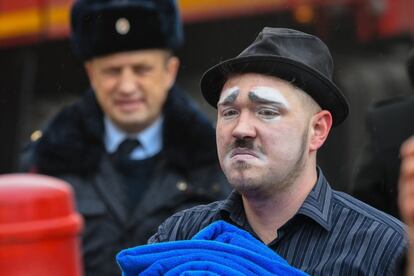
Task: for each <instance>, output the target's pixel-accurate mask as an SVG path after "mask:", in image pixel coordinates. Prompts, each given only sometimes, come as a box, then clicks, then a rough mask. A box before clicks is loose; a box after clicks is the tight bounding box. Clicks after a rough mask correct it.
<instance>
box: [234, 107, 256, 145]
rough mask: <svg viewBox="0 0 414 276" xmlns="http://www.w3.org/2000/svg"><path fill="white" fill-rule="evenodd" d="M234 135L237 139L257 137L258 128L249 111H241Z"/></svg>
mask: <svg viewBox="0 0 414 276" xmlns="http://www.w3.org/2000/svg"><path fill="white" fill-rule="evenodd" d="M232 134H233V137H235V138H237V139H246V138H254V137H256V128H255V126H254V120H253V118H251V115H250V114H248V113H247V112H245V113H241V114H240V116H239V118H238V120H237V123H236V125H235V127H234V129H233V133H232Z"/></svg>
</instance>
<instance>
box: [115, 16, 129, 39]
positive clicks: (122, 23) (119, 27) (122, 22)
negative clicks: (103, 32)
mask: <svg viewBox="0 0 414 276" xmlns="http://www.w3.org/2000/svg"><path fill="white" fill-rule="evenodd" d="M130 29H131V24H130V23H129V20H128V19H126V18H125V17H121V18H118V20H117V21H116V22H115V30H116V32H117V33H118V34H120V35H126V34H127V33H128V32H129V30H130Z"/></svg>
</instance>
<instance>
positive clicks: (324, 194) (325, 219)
mask: <svg viewBox="0 0 414 276" xmlns="http://www.w3.org/2000/svg"><path fill="white" fill-rule="evenodd" d="M317 170H318V180H317V182H316V184H315V186H314V187H313V188H312V190H311V192H310V193H309V195H308V196H307V197H306V199H305V201H304V202H303V204H302V206H301V207H300V208H299V210H298V212H297V214H301V215H304V216H307V217H309V218H311V219H312V220H314V221H315V222H317V223H318V224H320V225H321V226H322V227H323V228H325V229H326V230H328V231H329V230H331V228H332V219H331V216H332V208H333V206H332V197H333V191H332V189H331V187H330V186H329V184H328V182H327V180H326V178H325V176H324V175H323V173H322V170H321V169H320V168H319V167H318V168H317ZM220 212H221V214H222V216H223V218H224V219H225V218H228V219H230V220H232V221H233V222H234V223H237V224H238V225H239V226H242V227H243V226H245V225H247V224H248V222H247V219H246V215H245V213H244V208H243V203H242V199H241V196H240V194H239V193H238V192H236V191H235V190H233V192H232V193H231V194H230V195H229V196H228V197H227V199H226V200H225V201H224V202H223V205H222V207H221V209H220Z"/></svg>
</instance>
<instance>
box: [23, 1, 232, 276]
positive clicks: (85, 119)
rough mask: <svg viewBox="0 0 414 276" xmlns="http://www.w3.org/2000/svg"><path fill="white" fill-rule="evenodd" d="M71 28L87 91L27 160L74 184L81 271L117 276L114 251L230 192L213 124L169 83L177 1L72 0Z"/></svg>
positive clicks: (176, 40)
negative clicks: (81, 225)
mask: <svg viewBox="0 0 414 276" xmlns="http://www.w3.org/2000/svg"><path fill="white" fill-rule="evenodd" d="M71 27H72V34H71V40H72V42H73V46H74V50H75V53H76V54H77V55H78V56H79V58H80V59H81V60H82V61H83V63H84V65H85V68H86V72H87V75H88V77H89V81H90V85H91V89H89V90H88V91H87V92H86V94H85V95H84V97H83V98H82V99H80V100H79V101H78V102H76V103H74V104H73V105H71V106H69V107H66V108H64V109H63V110H62V111H61V112H60V113H59V114H58V115H57V116H56V117H55V118H53V120H51V122H50V124H49V125H48V126H47V128H46V129H45V130H44V132H43V136H42V137H41V138H40V139H39V140H38V141H36V142H35V143H33V144H31V145H30V147H29V149H28V153H27V155H25V156H28V160H26V162H27V163H26V165H25V166H27V167H29V168H30V170H31V171H36V172H38V173H42V174H47V175H52V176H57V177H60V178H62V179H64V180H66V181H67V182H69V183H70V184H71V185H72V187H73V189H74V192H75V195H76V204H77V209H78V211H79V212H80V213H81V214H82V215H83V217H84V219H85V229H84V232H83V236H82V239H83V257H84V266H85V272H86V274H87V275H114V274H119V273H120V270H119V269H118V267H117V264H116V262H115V255H116V253H117V252H119V251H120V250H121V249H123V248H126V247H131V246H135V245H139V244H143V243H145V242H146V240H147V239H148V237H149V236H150V235H151V234H153V233H154V232H155V231H156V229H157V226H158V225H159V224H160V223H161V222H162V221H163V220H165V219H166V218H167V217H168V216H170V215H171V214H173V213H174V212H176V211H178V210H180V209H183V208H187V207H189V206H192V205H195V204H200V203H207V202H210V201H214V200H217V199H221V198H223V197H224V196H225V195H226V194H227V192H228V189H229V188H228V186H227V182H226V180H225V178H224V176H223V174H222V172H221V170H220V168H219V164H218V160H217V153H216V146H215V134H214V129H213V127H212V125H211V124H210V122H209V121H208V120H207V119H206V117H205V116H204V115H203V114H201V113H200V111H199V110H198V109H197V108H196V107H195V105H194V104H193V103H192V102H191V101H190V99H188V98H187V97H186V96H185V95H184V94H183V93H182V92H181V91H180V90H179V89H178V88H177V87H176V86H175V85H174V83H175V79H176V74H177V71H178V68H179V59H178V58H177V57H176V56H175V55H174V51H175V50H176V49H178V48H179V47H180V46H181V45H182V43H183V32H182V24H181V21H180V17H179V12H178V8H177V5H176V1H174V0H154V1H149V0H124V1H120V0H119V1H116V0H107V1H102V0H78V1H76V2H75V3H74V4H73V7H72V10H71Z"/></svg>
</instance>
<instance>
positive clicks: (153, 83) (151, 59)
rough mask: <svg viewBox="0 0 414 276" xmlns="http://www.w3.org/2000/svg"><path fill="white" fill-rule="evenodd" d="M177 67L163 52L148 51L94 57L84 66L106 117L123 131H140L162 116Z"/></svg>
mask: <svg viewBox="0 0 414 276" xmlns="http://www.w3.org/2000/svg"><path fill="white" fill-rule="evenodd" d="M178 64H179V62H178V59H177V58H176V57H171V56H170V55H169V53H167V52H166V51H164V50H157V49H151V50H139V51H131V52H121V53H116V54H111V55H107V56H103V57H98V58H94V59H92V60H90V61H88V62H87V63H86V65H85V66H86V70H87V73H88V76H89V80H90V82H91V85H92V87H93V89H94V90H95V95H96V98H97V100H98V102H99V104H100V106H101V108H102V109H103V111H104V112H105V113H106V115H107V116H108V117H109V118H110V119H111V120H112V121H113V122H114V123H115V124H116V125H117V126H118V127H119V128H121V129H123V130H124V131H126V132H139V131H141V130H143V129H144V128H146V127H148V126H149V125H150V124H151V123H153V122H154V121H155V120H156V119H157V118H158V117H159V115H160V114H161V111H162V107H163V105H164V102H165V100H166V98H167V95H168V91H169V89H170V88H171V86H172V85H173V84H174V81H175V77H176V73H177V70H178Z"/></svg>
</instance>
